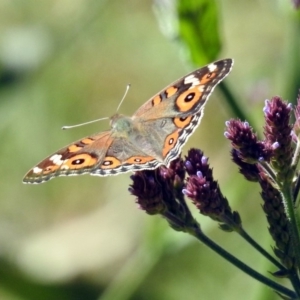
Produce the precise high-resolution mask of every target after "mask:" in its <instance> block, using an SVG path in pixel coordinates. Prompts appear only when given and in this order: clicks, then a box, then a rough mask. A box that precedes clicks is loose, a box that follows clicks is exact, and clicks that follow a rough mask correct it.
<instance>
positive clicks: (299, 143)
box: [292, 137, 300, 169]
mask: <svg viewBox="0 0 300 300" xmlns="http://www.w3.org/2000/svg"><path fill="white" fill-rule="evenodd" d="M299 158H300V140H299V138H298V137H297V143H296V149H295V151H294V156H293V160H292V167H294V169H296V168H297V165H298V162H299Z"/></svg>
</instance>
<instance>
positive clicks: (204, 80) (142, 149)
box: [23, 59, 233, 183]
mask: <svg viewBox="0 0 300 300" xmlns="http://www.w3.org/2000/svg"><path fill="white" fill-rule="evenodd" d="M232 65H233V60H232V59H223V60H219V61H216V62H213V63H210V64H209V65H207V66H205V67H202V68H200V69H198V70H196V71H194V72H192V73H190V74H188V75H186V76H184V77H182V78H181V79H179V80H177V81H175V82H174V83H172V84H170V85H169V86H168V87H166V88H165V89H163V90H162V91H161V92H159V93H158V94H157V95H155V96H154V97H153V98H151V99H150V100H148V101H147V102H146V103H144V104H143V105H142V106H141V107H140V108H139V109H138V110H137V111H136V112H135V113H134V114H133V116H132V117H128V116H124V115H121V114H115V115H114V116H112V117H111V118H110V126H111V128H110V130H107V131H104V132H100V133H97V134H94V135H91V136H88V137H85V138H82V139H80V140H79V141H77V142H74V143H72V144H70V145H68V146H66V147H64V148H62V149H61V150H59V151H57V152H55V153H54V154H52V155H50V156H49V157H47V158H46V159H44V160H42V161H41V162H40V163H39V164H37V165H36V166H35V167H33V168H32V169H31V170H30V171H29V172H28V173H27V174H26V175H25V177H24V179H23V182H24V183H42V182H45V181H47V180H49V179H51V178H54V177H57V176H64V175H80V174H85V173H88V174H91V175H96V176H108V175H117V174H120V173H125V172H129V171H138V170H147V169H155V168H157V167H159V166H160V165H165V166H168V165H169V163H170V161H172V160H174V159H175V158H176V157H178V156H179V154H180V151H181V148H182V146H183V145H184V144H185V143H186V141H187V139H188V138H189V136H190V135H191V134H192V133H193V132H194V130H195V129H196V127H197V126H198V125H199V123H200V120H201V118H202V116H203V109H204V106H205V104H206V102H207V100H208V98H209V96H210V95H211V93H212V91H213V89H214V88H215V86H216V85H217V84H218V83H219V82H221V81H222V80H223V79H224V78H225V77H226V76H227V75H228V73H229V72H230V71H231V68H232Z"/></svg>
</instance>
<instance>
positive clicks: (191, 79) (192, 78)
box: [184, 74, 200, 86]
mask: <svg viewBox="0 0 300 300" xmlns="http://www.w3.org/2000/svg"><path fill="white" fill-rule="evenodd" d="M189 83H191V84H192V86H196V85H198V84H200V81H199V79H198V78H197V77H195V76H194V75H193V74H191V75H189V76H187V77H185V78H184V84H189Z"/></svg>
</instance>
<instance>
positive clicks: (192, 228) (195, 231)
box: [184, 221, 297, 299]
mask: <svg viewBox="0 0 300 300" xmlns="http://www.w3.org/2000/svg"><path fill="white" fill-rule="evenodd" d="M184 231H186V232H188V233H189V234H191V235H193V236H194V237H196V238H197V239H198V240H200V241H201V242H202V243H204V244H205V245H206V246H208V247H209V248H210V249H212V250H213V251H215V252H216V253H218V254H219V255H220V256H222V257H223V258H224V259H226V260H227V261H228V262H230V263H232V264H233V265H234V266H236V267H237V268H239V269H240V270H242V271H243V272H245V273H246V274H248V275H249V276H251V277H253V278H254V279H256V280H258V281H260V282H261V283H263V284H265V285H267V286H268V287H270V288H271V289H273V290H275V291H277V292H278V293H280V294H283V295H285V296H287V297H290V298H292V299H296V298H297V295H296V294H295V293H294V292H293V291H291V290H289V289H287V288H285V287H284V286H282V285H279V284H277V283H276V282H274V281H272V280H270V279H268V278H267V277H265V276H263V275H261V274H260V273H258V272H256V271H255V270H253V269H252V268H250V267H249V266H247V265H246V264H244V263H243V262H241V261H240V260H239V259H237V258H236V257H234V256H233V255H231V254H230V253H229V252H227V251H225V250H224V249H223V248H221V247H220V246H219V245H217V244H216V243H215V242H213V241H212V240H211V239H209V238H208V237H207V236H206V235H204V234H203V232H202V231H201V229H200V227H199V224H198V223H197V222H196V221H194V223H193V224H189V225H187V226H186V227H185V230H184Z"/></svg>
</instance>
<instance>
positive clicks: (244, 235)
mask: <svg viewBox="0 0 300 300" xmlns="http://www.w3.org/2000/svg"><path fill="white" fill-rule="evenodd" d="M235 231H236V232H237V233H238V234H239V235H240V236H242V237H243V238H244V239H245V240H246V241H247V242H248V243H249V244H250V245H251V246H253V247H254V248H255V249H256V250H257V251H258V252H259V253H261V254H262V255H263V256H264V257H265V258H266V259H268V260H269V261H270V262H271V263H273V264H274V265H275V266H276V267H277V268H279V269H280V270H286V268H285V267H284V266H283V265H282V264H281V263H280V262H279V261H277V260H276V259H275V258H274V257H273V256H272V255H270V254H269V253H268V252H267V251H266V250H265V249H263V248H262V247H261V246H260V245H259V244H258V243H257V242H256V241H255V240H253V239H252V237H251V236H250V235H249V234H248V233H247V232H246V231H245V230H244V229H243V228H242V227H239V229H237V230H235Z"/></svg>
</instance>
